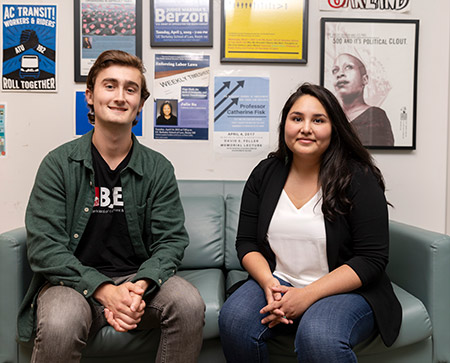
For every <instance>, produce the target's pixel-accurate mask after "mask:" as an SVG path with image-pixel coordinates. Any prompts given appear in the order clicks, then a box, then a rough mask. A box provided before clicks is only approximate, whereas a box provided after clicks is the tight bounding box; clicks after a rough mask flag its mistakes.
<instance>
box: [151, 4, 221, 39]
mask: <svg viewBox="0 0 450 363" xmlns="http://www.w3.org/2000/svg"><path fill="white" fill-rule="evenodd" d="M211 3H212V2H211V0H152V2H151V4H152V5H151V9H152V14H151V45H152V46H183V45H184V46H211V45H212V9H210V6H211Z"/></svg>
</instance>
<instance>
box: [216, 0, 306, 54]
mask: <svg viewBox="0 0 450 363" xmlns="http://www.w3.org/2000/svg"><path fill="white" fill-rule="evenodd" d="M221 3H222V26H221V54H220V56H221V61H222V62H271V63H283V62H284V63H306V62H307V39H308V34H307V33H308V0H271V1H268V0H262V1H250V0H245V1H235V0H223V1H221Z"/></svg>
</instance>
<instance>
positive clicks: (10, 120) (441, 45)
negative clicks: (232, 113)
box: [0, 0, 450, 233]
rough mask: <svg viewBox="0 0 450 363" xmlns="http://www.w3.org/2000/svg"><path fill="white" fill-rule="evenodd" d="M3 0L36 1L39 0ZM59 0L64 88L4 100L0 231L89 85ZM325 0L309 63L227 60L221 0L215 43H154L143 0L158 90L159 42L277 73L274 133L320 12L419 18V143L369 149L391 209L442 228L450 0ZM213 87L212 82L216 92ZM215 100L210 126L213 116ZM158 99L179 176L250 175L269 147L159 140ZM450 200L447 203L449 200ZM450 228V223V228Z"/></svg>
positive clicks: (309, 67)
mask: <svg viewBox="0 0 450 363" xmlns="http://www.w3.org/2000/svg"><path fill="white" fill-rule="evenodd" d="M2 3H16V4H28V3H29V4H36V3H37V2H36V1H35V0H32V1H28V0H21V1H10V0H4V1H2ZM41 3H43V4H57V5H58V41H57V43H58V48H57V50H58V53H57V72H58V88H59V91H58V92H57V93H49V94H37V93H11V92H1V93H0V103H3V102H6V104H7V128H6V140H7V151H8V156H7V157H6V158H3V159H0V206H1V207H0V232H3V231H5V230H8V229H11V228H15V227H19V226H22V225H23V219H24V213H25V208H26V203H27V200H28V197H29V193H30V191H31V187H32V184H33V180H34V177H35V174H36V170H37V168H38V166H39V163H40V161H41V160H42V158H43V157H44V156H45V154H46V153H47V152H48V151H49V150H51V149H53V148H55V147H56V146H58V145H60V144H62V143H63V142H65V141H68V140H71V139H73V137H74V136H73V128H74V127H73V113H74V92H75V91H76V90H84V85H82V84H77V83H74V80H73V78H74V77H73V73H74V72H73V69H74V54H73V30H72V29H73V4H72V2H71V1H62V0H61V1H56V0H48V1H41ZM317 3H318V1H317V0H310V7H309V20H308V63H307V64H306V65H284V64H281V65H280V64H256V63H246V64H221V63H220V21H221V18H220V1H219V0H214V47H213V48H203V49H200V48H191V49H178V48H177V49H167V48H166V49H154V48H150V45H149V44H150V36H149V32H150V25H149V18H150V16H149V1H147V0H143V59H144V62H145V64H146V66H147V79H148V82H149V86H150V87H149V88H150V91H151V90H152V74H153V71H154V67H153V59H154V54H155V53H156V52H158V53H161V52H169V51H170V52H195V53H205V54H210V55H211V70H212V74H211V76H212V77H211V81H210V86H212V85H213V77H214V75H219V74H223V73H224V72H227V71H233V72H238V74H239V75H243V76H253V75H258V76H259V75H262V76H268V77H269V78H270V142H271V146H272V147H274V145H275V143H276V132H277V124H278V121H279V114H280V110H281V107H282V105H283V103H284V101H285V100H286V98H287V97H288V95H289V94H290V93H291V91H293V90H294V89H295V88H296V86H298V85H299V84H300V83H302V82H304V81H310V82H314V83H318V82H319V72H320V18H321V17H344V18H346V17H359V18H367V17H372V18H380V17H383V18H396V19H420V36H419V58H418V64H419V71H418V91H417V149H416V150H414V151H398V150H394V151H392V150H391V151H372V155H373V156H374V158H375V159H376V161H377V163H378V166H379V167H380V168H381V170H382V171H383V173H384V175H385V179H386V185H387V197H388V199H389V201H390V202H391V203H392V204H393V205H394V206H395V208H393V209H391V212H390V216H391V218H392V219H395V220H397V221H401V222H405V223H410V224H413V225H417V226H419V227H423V228H427V229H431V230H435V231H438V232H445V229H446V224H447V219H449V218H450V216H449V215H448V212H447V214H446V208H447V207H448V205H447V204H450V197H448V196H447V195H446V193H447V192H448V190H449V189H450V188H449V187H448V184H447V183H448V181H447V178H448V172H447V168H448V165H449V164H450V161H449V155H448V142H449V121H448V120H449V107H448V104H449V83H448V80H449V49H450V28H449V22H448V19H449V16H450V3H449V2H448V0H436V1H433V2H430V1H428V0H411V12H410V13H405V14H392V13H388V14H384V13H383V14H380V13H377V14H367V12H364V11H360V12H352V13H345V12H343V13H335V12H334V13H326V12H319V10H318V5H317ZM210 93H212V91H211V92H210ZM212 109H213V107H212V100H211V103H210V129H212V127H213V122H212V111H213V110H212ZM151 115H153V103H152V102H148V103H147V105H146V106H145V109H144V137H142V138H141V139H140V140H141V142H142V143H144V144H145V145H147V146H149V147H151V148H154V149H156V150H158V151H160V152H162V153H163V154H164V155H166V156H167V157H168V158H169V159H170V160H171V161H172V162H173V164H174V166H175V169H176V174H177V177H178V178H179V179H203V180H209V179H214V180H220V179H228V180H245V179H246V178H247V177H248V175H249V173H250V171H251V169H252V168H253V167H254V166H255V165H256V164H257V162H258V161H259V160H260V159H262V158H263V157H264V155H259V156H255V157H251V158H250V157H246V158H244V157H223V156H219V155H215V154H214V151H213V142H212V138H213V133H212V132H211V131H212V130H210V134H209V139H210V140H209V141H161V140H153V137H152V128H151V122H152V117H151ZM447 209H450V208H447ZM448 232H449V231H447V233H448Z"/></svg>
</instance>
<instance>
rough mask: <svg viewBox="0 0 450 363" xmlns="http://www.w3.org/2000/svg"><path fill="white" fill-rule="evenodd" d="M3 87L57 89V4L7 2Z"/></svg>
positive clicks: (32, 90)
mask: <svg viewBox="0 0 450 363" xmlns="http://www.w3.org/2000/svg"><path fill="white" fill-rule="evenodd" d="M2 10H3V12H2V20H3V74H2V89H3V90H5V91H6V90H8V91H31V92H48V91H53V92H54V91H56V63H55V59H56V5H10V4H8V5H3V7H2Z"/></svg>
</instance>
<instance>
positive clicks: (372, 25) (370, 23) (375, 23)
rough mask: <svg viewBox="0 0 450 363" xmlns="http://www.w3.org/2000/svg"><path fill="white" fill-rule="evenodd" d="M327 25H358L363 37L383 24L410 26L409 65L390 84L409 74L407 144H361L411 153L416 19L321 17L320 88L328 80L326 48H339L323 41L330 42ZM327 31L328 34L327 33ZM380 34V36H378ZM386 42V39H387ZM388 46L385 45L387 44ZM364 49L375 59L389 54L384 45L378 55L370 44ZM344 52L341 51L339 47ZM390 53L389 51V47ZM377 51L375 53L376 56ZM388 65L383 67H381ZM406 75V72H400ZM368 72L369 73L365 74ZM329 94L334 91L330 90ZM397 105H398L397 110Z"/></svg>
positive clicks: (415, 94) (417, 33) (414, 143)
mask: <svg viewBox="0 0 450 363" xmlns="http://www.w3.org/2000/svg"><path fill="white" fill-rule="evenodd" d="M330 23H337V24H341V23H342V24H345V23H353V24H360V29H359V32H360V33H361V34H365V32H367V33H370V34H371V35H372V36H374V35H376V32H377V30H376V29H379V30H378V31H379V32H382V31H383V25H387V24H396V25H398V26H399V27H402V26H403V27H406V26H412V27H413V32H412V33H413V36H412V39H407V42H412V43H410V44H413V51H412V52H413V54H412V56H411V57H409V58H408V59H409V64H405V65H403V66H402V67H398V68H399V69H398V73H396V76H397V77H396V78H397V80H395V79H391V81H393V82H397V84H398V83H399V80H400V79H401V77H404V76H405V75H409V74H412V76H413V81H412V87H410V89H409V88H408V89H407V90H406V91H407V94H408V95H410V100H411V107H410V109H408V110H407V111H408V112H409V114H410V115H412V122H411V128H412V130H410V131H409V135H408V136H409V138H408V144H407V145H398V146H396V145H395V142H394V146H383V145H366V144H364V142H363V145H364V146H365V147H366V148H367V149H388V150H389V149H403V150H415V149H416V119H417V70H418V46H419V23H420V22H419V20H417V19H371V18H370V19H369V18H367V19H363V18H321V24H320V28H321V35H320V84H321V85H322V86H324V85H325V86H326V84H327V81H329V79H328V78H327V77H331V76H330V75H329V74H328V73H329V72H327V70H326V64H325V63H326V60H325V57H326V54H329V52H330V47H331V46H334V47H336V48H339V45H336V42H335V43H334V44H333V45H332V44H330V43H332V41H327V38H329V39H333V34H330V33H329V30H327V25H328V24H330ZM327 32H328V33H327ZM379 34H380V33H379ZM389 41H390V40H389ZM387 43H389V42H387ZM364 47H365V48H367V49H368V52H370V53H371V54H372V55H375V57H376V56H377V54H378V55H379V56H380V55H383V54H387V53H388V52H389V44H387V45H386V47H385V48H384V49H386V50H385V51H384V52H380V51H379V50H377V49H376V48H375V46H373V45H370V44H369V45H367V44H365V45H364ZM342 49H344V48H342ZM391 50H392V48H391ZM377 52H378V53H377ZM335 53H336V54H339V53H340V52H339V51H336V52H335ZM344 53H345V51H344ZM385 66H386V67H387V66H388V65H387V64H386V65H385ZM404 72H409V73H404ZM368 73H370V70H369V72H368ZM330 90H331V91H332V92H333V93H334V90H332V89H330ZM400 106H401V105H399V108H400Z"/></svg>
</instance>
